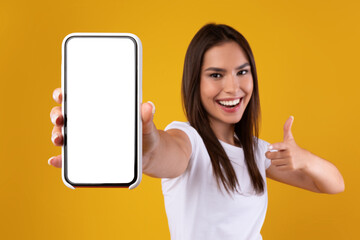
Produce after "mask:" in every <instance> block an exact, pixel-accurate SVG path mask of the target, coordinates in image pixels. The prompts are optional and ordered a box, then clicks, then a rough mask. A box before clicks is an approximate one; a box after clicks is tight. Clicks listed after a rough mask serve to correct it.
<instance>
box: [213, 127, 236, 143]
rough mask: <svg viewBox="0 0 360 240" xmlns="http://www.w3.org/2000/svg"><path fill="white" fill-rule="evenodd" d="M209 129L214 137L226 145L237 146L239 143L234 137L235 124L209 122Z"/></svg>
mask: <svg viewBox="0 0 360 240" xmlns="http://www.w3.org/2000/svg"><path fill="white" fill-rule="evenodd" d="M210 126H211V129H212V130H213V132H214V133H215V136H216V137H217V138H218V139H219V140H221V141H223V142H226V143H228V144H231V145H233V146H239V145H240V144H239V141H238V140H237V139H235V137H234V131H235V124H227V123H222V122H210Z"/></svg>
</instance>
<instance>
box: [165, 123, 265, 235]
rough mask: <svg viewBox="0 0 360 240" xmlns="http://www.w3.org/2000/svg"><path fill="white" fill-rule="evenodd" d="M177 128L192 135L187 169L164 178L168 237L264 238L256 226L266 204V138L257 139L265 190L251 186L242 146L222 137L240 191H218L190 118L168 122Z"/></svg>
mask: <svg viewBox="0 0 360 240" xmlns="http://www.w3.org/2000/svg"><path fill="white" fill-rule="evenodd" d="M173 128H175V129H180V130H182V131H184V132H185V133H186V134H187V136H188V137H189V139H190V142H191V147H192V153H191V158H190V161H189V164H188V167H187V169H186V171H185V172H184V173H183V174H182V175H180V176H179V177H176V178H163V179H162V180H161V183H162V191H163V194H164V201H165V210H166V215H167V217H168V223H169V228H170V234H171V239H172V240H202V239H204V240H235V239H236V240H240V239H246V240H253V239H256V240H258V239H262V237H261V234H260V230H261V227H262V225H263V223H264V219H265V214H266V209H267V200H268V198H267V186H266V177H265V176H266V175H265V169H266V168H268V167H269V166H270V164H271V161H270V160H269V159H267V158H266V157H265V152H266V151H267V145H268V143H267V142H265V141H263V140H261V139H259V148H258V149H257V151H256V155H255V158H256V162H257V165H258V168H259V171H260V173H261V175H262V177H263V179H264V183H265V186H264V193H263V194H261V195H256V194H255V191H254V189H253V187H252V184H251V180H250V176H249V174H248V171H247V168H246V163H245V162H244V152H243V150H242V148H239V147H235V146H233V145H230V144H227V143H225V142H222V141H220V143H221V145H222V146H223V148H224V150H225V152H226V153H227V155H228V157H229V159H230V161H231V162H232V165H233V167H234V170H235V172H236V175H237V178H238V181H239V185H240V193H241V194H238V193H236V194H233V195H232V196H230V195H229V194H228V193H227V192H226V191H225V189H224V187H223V186H222V183H221V182H220V186H221V188H222V191H219V189H218V186H217V183H216V179H215V177H214V176H213V170H212V165H211V161H210V157H209V154H208V152H207V150H206V147H205V145H204V142H203V140H202V138H201V137H200V135H199V134H198V133H197V131H196V130H195V129H194V128H193V127H191V126H190V124H189V123H188V122H172V123H171V124H169V125H168V126H167V127H166V128H165V131H166V130H168V129H173Z"/></svg>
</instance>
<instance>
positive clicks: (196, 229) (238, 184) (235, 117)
mask: <svg viewBox="0 0 360 240" xmlns="http://www.w3.org/2000/svg"><path fill="white" fill-rule="evenodd" d="M182 97H183V104H184V108H185V112H186V116H187V119H188V121H189V122H187V123H183V122H173V123H171V124H170V125H168V126H167V127H166V128H165V131H162V130H158V129H156V127H155V125H154V123H153V114H154V110H155V107H154V106H153V104H151V103H144V104H142V108H141V113H142V120H143V172H144V173H145V174H147V175H149V176H153V177H158V178H162V188H163V194H164V198H165V207H166V213H167V216H168V221H169V227H170V233H171V238H172V239H207V240H208V239H261V238H262V237H261V235H260V230H261V227H262V224H263V222H264V218H265V214H266V208H267V187H266V181H265V176H266V177H268V178H271V179H274V180H277V181H280V182H283V183H287V184H289V185H292V186H296V187H300V188H303V189H307V190H310V191H313V192H321V193H338V192H342V191H344V181H343V178H342V176H341V174H340V173H339V171H338V170H337V168H336V167H335V166H334V165H333V164H331V163H330V162H328V161H326V160H324V159H321V158H320V157H318V156H316V155H314V154H312V153H310V152H309V151H307V150H305V149H302V148H300V147H299V146H298V145H297V144H296V142H295V140H294V138H293V136H292V134H291V125H292V122H293V119H294V118H293V117H290V118H289V119H288V120H287V121H286V123H285V126H284V141H283V142H281V143H274V144H272V145H269V144H268V143H267V142H265V141H263V140H261V139H258V119H259V116H260V102H259V93H258V82H257V74H256V68H255V62H254V57H253V54H252V51H251V49H250V46H249V44H248V42H247V41H246V39H245V38H244V37H243V36H242V35H241V34H240V33H239V32H237V31H236V30H234V29H233V28H231V27H229V26H226V25H215V24H207V25H205V26H204V27H203V28H201V29H200V30H199V32H198V33H197V34H196V35H195V36H194V38H193V40H192V41H191V43H190V45H189V48H188V50H187V53H186V57H185V64H184V73H183V81H182ZM54 98H55V100H56V101H57V102H58V103H61V90H60V89H56V90H55V91H54ZM51 119H52V121H53V123H54V124H55V127H54V129H53V137H52V140H53V142H54V144H55V145H57V146H61V145H62V135H61V126H62V123H63V120H62V119H63V118H62V115H61V109H60V107H55V108H53V109H52V111H51ZM268 150H270V151H268ZM49 164H51V165H53V166H56V167H61V156H57V157H53V158H50V160H49Z"/></svg>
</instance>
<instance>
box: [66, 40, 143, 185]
mask: <svg viewBox="0 0 360 240" xmlns="http://www.w3.org/2000/svg"><path fill="white" fill-rule="evenodd" d="M73 37H121V38H130V39H131V40H132V41H133V42H134V44H135V52H136V53H135V59H136V74H135V76H136V104H135V106H136V111H135V114H136V116H135V119H136V124H135V126H136V129H135V132H136V134H135V143H134V144H135V145H136V147H135V149H136V150H135V151H136V152H135V166H134V171H135V172H134V179H133V180H132V181H131V182H129V183H98V184H92V183H81V184H76V183H73V182H71V181H70V180H69V179H68V177H67V150H66V149H67V141H66V139H67V134H66V123H67V121H66V120H67V112H66V107H67V102H66V94H67V92H66V86H67V85H66V82H67V80H66V46H67V45H66V44H67V42H68V40H69V39H70V38H73ZM61 89H62V93H63V99H62V113H63V116H64V127H63V128H62V134H63V136H64V145H63V147H62V163H63V166H62V171H61V172H62V174H61V175H62V180H63V182H64V184H65V185H66V186H67V187H69V188H71V189H75V188H84V187H86V188H89V187H90V188H99V187H101V188H109V187H110V188H114V187H115V188H127V187H128V188H129V189H134V188H135V187H137V186H138V185H139V184H140V182H141V178H142V120H141V113H140V109H141V102H142V44H141V41H140V39H139V38H138V37H137V36H136V35H134V34H132V33H71V34H68V35H67V36H66V37H65V38H64V40H63V42H62V61H61Z"/></svg>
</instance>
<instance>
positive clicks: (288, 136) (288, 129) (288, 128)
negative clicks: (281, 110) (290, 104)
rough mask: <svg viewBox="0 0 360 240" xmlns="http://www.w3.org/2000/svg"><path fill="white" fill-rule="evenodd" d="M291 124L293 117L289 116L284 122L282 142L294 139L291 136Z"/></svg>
mask: <svg viewBox="0 0 360 240" xmlns="http://www.w3.org/2000/svg"><path fill="white" fill-rule="evenodd" d="M293 122H294V116H290V117H289V118H288V119H287V120H286V122H285V125H284V142H285V141H288V140H293V139H294V137H293V135H292V132H291V127H292V124H293Z"/></svg>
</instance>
